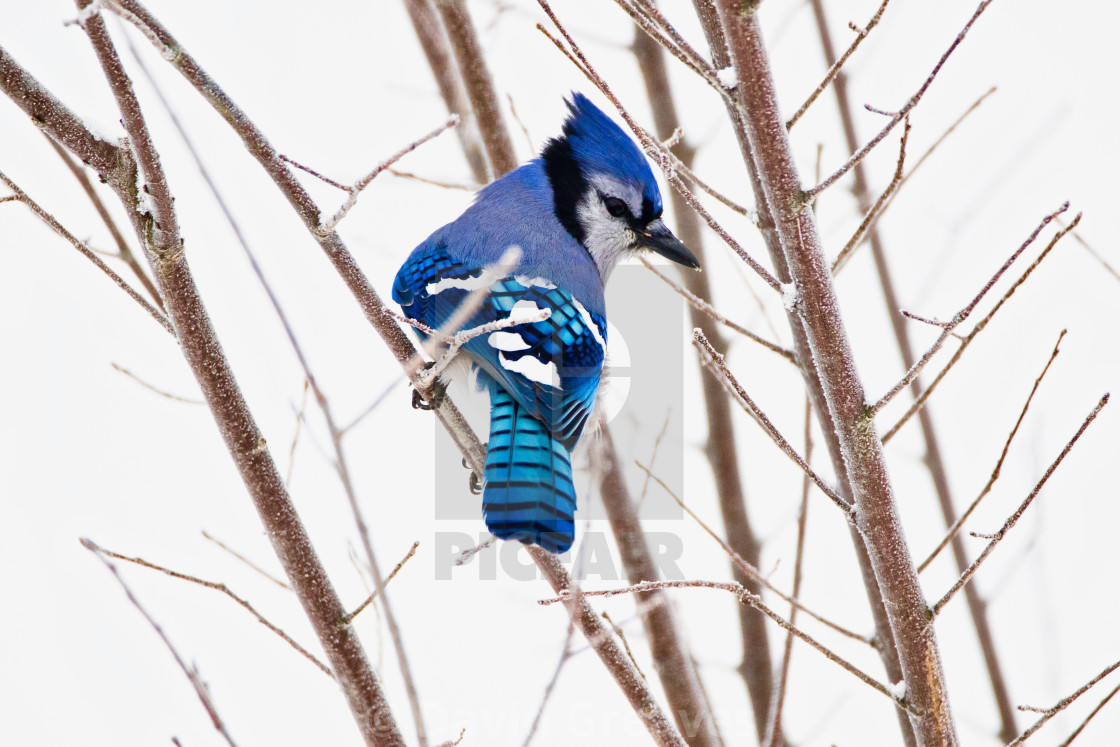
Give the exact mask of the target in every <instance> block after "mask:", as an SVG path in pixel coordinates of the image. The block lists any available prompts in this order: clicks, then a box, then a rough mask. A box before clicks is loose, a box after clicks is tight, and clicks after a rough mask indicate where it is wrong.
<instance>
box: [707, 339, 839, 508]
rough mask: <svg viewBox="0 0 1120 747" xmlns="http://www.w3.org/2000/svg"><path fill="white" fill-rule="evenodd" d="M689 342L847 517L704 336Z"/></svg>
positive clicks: (828, 489)
mask: <svg viewBox="0 0 1120 747" xmlns="http://www.w3.org/2000/svg"><path fill="white" fill-rule="evenodd" d="M692 342H693V345H694V346H695V347H696V349H697V350H698V351H699V352H700V361H701V362H702V363H703V364H704V367H705V368H707V369H708V370H709V371H710V372H711V374H712V375H713V376H715V377H716V378H717V379H718V380H719V382H720V383H721V384H722V385H723V388H724V389H725V390H726V391H727V393H728V394H729V395H731V397H732V399H734V400H736V401H737V402H738V403H739V405H740V406H741V407H742V408H743V409H744V410H746V411H747V413H748V414H750V416H751V417H752V418H754V420H755V422H757V423H758V424H759V426H760V427H761V428H762V430H763V431H765V432H766V435H768V436H770V439H771V440H772V441H773V442H774V443H775V444H776V445H777V446H778V448H779V449H781V450H782V453H784V454H785V455H786V456H787V457H789V458H790V460H792V461H793V463H794V464H796V465H797V466H798V467H800V468H801V470H802V471H803V472H804V473H805V474H806V475H808V476H809V479H810V480H812V481H813V483H814V484H815V485H816V486H817V487H818V488H820V490H821V492H822V493H824V494H825V495H826V496H828V498H829V499H830V500H831V501H832V502H833V503H835V504H836V505H837V506H838V507H839V508H840V510H841V511H843V512H844V514H845V515H846V516H848V517H851V515H852V507H851V506H849V505H848V503H847V502H845V501H844V499H843V498H841V497H840V496H839V495H837V493H836V491H835V490H833V489H832V487H831V486H830V485H829V484H828V483H826V482H825V481H824V480H823V479H821V477H820V475H818V474H817V473H816V472H815V471H814V470H813V468H812V467H810V466H809V465H808V463H806V461H805V460H804V459H803V458H802V457H801V455H800V454H798V453H797V451H796V450H795V449H794V448H793V447H792V446H791V445H790V443H789V442H788V441H787V440H786V439H785V437H784V436H782V434H781V433H779V432H778V429H777V428H776V427H775V426H774V424H773V423H772V422H770V419H769V418H768V417H766V414H765V413H764V412H762V410H761V409H760V408H759V407H758V405H757V404H755V402H754V400H753V399H751V396H750V395H749V394H747V392H746V390H745V389H743V387H742V385H741V384H740V383H739V381H738V379H736V378H735V375H734V374H732V373H731V371H730V370H729V369H728V368H727V363H726V362H725V361H724V357H723V356H722V355H721V354H720V353H718V352H716V350H715V348H713V347H712V344H711V343H710V342H708V338H706V337H705V336H704V333H703V332H701V331H700V330H698V329H697V330H693V335H692Z"/></svg>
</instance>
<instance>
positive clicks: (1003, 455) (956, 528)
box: [918, 329, 1066, 573]
mask: <svg viewBox="0 0 1120 747" xmlns="http://www.w3.org/2000/svg"><path fill="white" fill-rule="evenodd" d="M1065 336H1066V330H1064V329H1063V330H1062V333H1061V334H1060V335H1058V341H1057V342H1056V343H1054V350H1053V352H1051V353H1050V357H1049V358H1048V359H1047V361H1046V365H1045V366H1044V367H1043V369H1042V373H1040V374H1039V375H1038V378H1036V379H1035V380H1034V386H1033V387H1031V391H1030V394H1028V395H1027V401H1026V402H1024V403H1023V407H1022V409H1021V410H1020V411H1019V417H1018V419H1016V421H1015V425H1014V426H1013V427H1012V428H1011V432H1010V433H1008V434H1007V439H1006V440H1005V441H1004V442H1003V451H1002V452H1000V455H999V459H997V460H996V466H995V468H994V469H993V470H992V474H991V476H990V477H988V482H987V483H986V484H985V485H984V487H983V489H981V491H980V495H978V496H976V500H974V501H973V502H972V503H971V504H969V506H968V508H967V509H965V510H964V513H962V514H961V515H960V517H959V518H958V519H957V520H956V521H955V522H953V525H952V526H951V527H949V530H948V531H947V532H946V533H945V536H944V537H943V538H942V540H941V541H940V542H938V543H937V547H935V548H933V552H931V553H930V554H929V557H927V558H926V559H925V560H923V561H922V563H921V564H920V565H919V566H918V573H921V572H922V571H924V570H925V569H926V568H928V567H929V564H930V563H932V562H933V560H934V558H936V557H937V554H938V553H940V552H941V551H942V550H944V549H945V547H946V546H947V545H948V544H949V543H950V542H951V541H952V539H953V537H955V536H957V533H958V532H960V530H961V527H962V526H964V523H965V521H967V520H968V517H970V516H972V512H973V511H975V510H976V507H977V506H979V505H980V501H982V500H983V499H984V497H985V496H986V495H988V493H990V492H991V490H992V486H993V485H995V482H996V480H998V479H999V476H1000V472H1001V471H1002V469H1003V462H1004V460H1005V459H1007V453H1008V451H1010V449H1011V441H1012V440H1013V439H1014V438H1015V434H1017V433H1018V432H1019V426H1020V425H1022V424H1023V419H1024V418H1025V417H1026V416H1027V410H1028V409H1030V406H1031V401H1032V400H1033V399H1034V395H1035V392H1037V391H1038V387H1039V385H1040V384H1042V379H1043V378H1044V377H1045V376H1046V372H1047V371H1049V370H1050V364H1051V363H1053V362H1054V359H1055V358H1057V357H1058V347H1059V346H1060V345H1061V344H1062V339H1063V338H1064V337H1065Z"/></svg>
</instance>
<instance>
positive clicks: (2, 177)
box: [0, 50, 175, 337]
mask: <svg viewBox="0 0 1120 747" xmlns="http://www.w3.org/2000/svg"><path fill="white" fill-rule="evenodd" d="M2 52H3V50H0V54H2ZM0 62H2V58H0ZM0 182H3V184H4V186H6V187H7V188H8V189H10V190H12V192H13V193H14V194H13V195H12V196H13V198H14V200H13V201H15V202H22V203H23V204H24V205H26V206H27V209H28V210H30V211H31V212H32V214H34V216H35V217H36V218H38V219H39V220H41V221H42V222H43V223H44V224H46V226H47V227H48V228H50V229H51V230H52V231H54V232H55V233H57V234H58V235H59V236H61V237H62V238H64V239H66V240H67V241H68V242H70V245H71V246H73V247H74V248H75V249H77V250H78V251H79V252H80V253H81V254H82V256H84V257H85V258H86V259H88V260H89V261H90V262H93V264H94V266H96V267H97V269H99V270H101V271H102V272H103V273H105V274H106V275H108V276H109V279H110V280H112V281H113V282H114V283H115V284H116V286H117V287H118V288H120V289H121V290H123V291H124V292H125V293H127V294H128V295H129V297H130V298H131V299H132V300H133V301H135V302H136V303H138V304H140V307H141V308H142V309H144V311H146V312H148V315H149V316H151V317H152V318H153V319H155V320H156V321H157V322H159V324H160V326H161V327H163V328H164V329H165V330H167V332H168V333H170V334H171V336H172V337H174V336H175V328H174V327H173V326H171V322H170V321H168V319H167V317H165V316H164V315H163V314H161V313H160V312H159V311H158V310H157V309H156V308H155V307H154V306H152V305H151V304H150V303H149V302H148V299H146V298H144V297H143V296H141V295H140V294H139V293H138V292H137V291H136V290H135V289H134V288H133V287H132V286H131V285H129V284H128V283H127V282H125V280H124V278H122V277H121V276H120V275H118V274H117V273H116V272H114V271H113V269H112V268H111V267H109V265H107V264H105V262H104V261H103V260H102V259H101V258H100V257H98V256H97V254H95V253H94V251H93V250H92V249H90V248H89V246H87V245H86V243H85V242H84V241H82V240H81V239H79V238H78V237H77V236H75V235H74V234H72V233H70V232H69V231H67V230H66V228H65V227H63V225H62V224H61V223H59V222H58V220H57V219H56V218H55V217H54V216H53V215H51V214H50V213H48V212H47V211H46V210H44V209H43V208H42V207H41V206H40V205H39V203H37V202H35V201H34V200H32V199H31V198H30V197H28V195H27V193H26V192H24V191H23V190H22V189H20V188H19V187H18V186H17V185H16V183H15V182H13V181H12V180H11V179H9V178H8V176H7V175H6V174H4V173H3V172H0ZM156 297H157V298H158V294H156Z"/></svg>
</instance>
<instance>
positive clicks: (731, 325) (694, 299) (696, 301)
mask: <svg viewBox="0 0 1120 747" xmlns="http://www.w3.org/2000/svg"><path fill="white" fill-rule="evenodd" d="M639 261H641V263H642V264H643V265H645V266H646V268H648V269H649V271H650V272H652V273H653V274H654V275H656V276H657V277H659V278H661V280H662V281H664V282H665V284H666V285H668V286H669V287H670V288H672V289H673V290H675V291H676V292H677V293H679V294H680V295H682V296H683V297H684V298H685V300H687V301H688V302H689V303H690V304H692V306H693V307H694V308H696V309H699V310H700V311H702V312H703V313H705V314H707V315H708V316H710V317H711V318H712V319H715V320H716V321H717V322H719V323H720V324H722V325H724V326H725V327H727V328H728V329H731V330H734V331H735V332H738V333H739V334H741V335H743V336H744V337H746V338H747V339H748V340H752V341H754V342H757V343H758V344H759V345H761V346H762V347H764V348H766V349H767V350H769V351H771V352H773V353H777V354H778V355H780V356H782V357H783V358H785V359H786V360H788V361H789V362H790V363H792V364H794V365H797V359H796V358H794V356H793V351H792V350H787V349H786V348H783V347H782V346H781V345H777V344H775V343H772V342H770V341H769V340H767V339H765V338H763V337H759V336H758V335H756V334H755V333H754V332H751V331H750V330H749V329H747V328H746V327H743V326H741V325H739V324H737V323H736V322H733V321H731V320H730V319H728V318H727V317H725V316H724V315H723V314H721V313H719V312H718V311H716V308H715V307H714V306H712V305H711V304H710V303H708V302H707V301H705V300H704V299H702V298H700V297H699V296H697V295H696V294H694V293H693V292H692V291H690V290H688V289H687V288H684V287H682V286H681V285H680V284H679V283H677V282H676V281H675V280H673V279H672V278H671V277H669V276H668V275H666V274H665V273H663V272H661V271H660V270H658V269H657V266H656V265H654V264H653V263H652V262H650V261H649V260H648V259H646V258H645V257H640V258H639Z"/></svg>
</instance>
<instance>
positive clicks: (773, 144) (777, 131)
mask: <svg viewBox="0 0 1120 747" xmlns="http://www.w3.org/2000/svg"><path fill="white" fill-rule="evenodd" d="M717 7H718V8H719V11H720V18H721V22H722V24H723V27H724V29H725V33H726V36H727V39H728V42H729V46H730V48H731V56H732V60H733V61H734V64H735V68H736V71H737V73H738V75H739V79H740V80H750V81H753V85H751V86H741V87H740V88H739V89H738V91H739V95H740V96H741V97H742V106H743V108H744V115H745V116H744V122H745V125H746V132H747V136H748V139H749V142H750V145H751V151H752V153H753V154H754V157H755V161H756V165H757V167H758V173H759V176H760V177H761V182H762V186H763V190H764V192H765V194H766V196H767V202H768V203H769V204H770V205H771V206H772V209H773V211H774V212H773V218H774V221H775V227H776V229H777V233H778V236H779V242H780V245H781V249H782V251H783V253H784V255H785V258H786V261H787V262H788V264H789V272H790V275H791V277H792V279H793V282H794V284H795V287H796V293H797V296H798V303H797V304H796V305H795V307H796V308H799V310H800V315H801V318H802V321H803V324H804V329H805V332H806V336H807V338H808V342H809V345H810V348H811V349H812V353H813V365H814V366H815V368H816V370H817V372H818V375H819V376H820V379H821V384H822V386H823V390H824V395H825V399H826V404H827V407H828V412H829V413H831V415H832V421H833V424H834V426H835V434H836V438H837V441H838V442H839V445H840V447H841V450H842V452H843V456H844V460H845V461H846V462H847V464H848V466H849V468H850V470H849V473H848V477H849V479H850V480H851V485H852V489H853V497H854V499H855V509H856V511H855V523H856V526H857V528H858V529H859V531H860V533H861V534H862V535H863V536H864V538H865V539H866V540H867V550H868V552H869V554H870V558H871V566H872V569H873V570H874V573H875V577H876V579H877V580H878V583H879V590H880V593H881V594H882V597H883V600H884V602H885V606H886V611H887V616H888V620H889V621H890V626H891V629H892V630H893V631H894V637H895V642H896V645H897V646H898V653H899V659H900V662H901V665H902V672H903V675H904V679H905V683H906V693H907V694H906V697H907V700H908V701H909V702H911V703H913V704H914V706H915V707H916V710H917V711H918V715H914V714H911V717H910V718H911V723H912V724H913V726H914V729H915V732H916V735H917V739H918V742H919V744H922V745H954V744H956V743H957V736H956V729H955V726H954V724H953V719H952V716H951V713H950V709H949V700H948V692H947V690H946V687H945V681H944V675H943V673H942V669H941V662H940V655H939V653H938V649H937V643H936V638H935V636H934V632H933V629H932V628H931V627H930V625H929V618H928V615H927V610H926V604H925V601H924V598H923V595H922V590H921V585H920V584H919V582H918V574H917V570H916V569H915V567H914V561H913V559H912V558H911V556H910V552H909V549H908V547H907V545H906V539H905V535H904V534H903V531H902V527H901V525H900V523H899V518H898V513H897V509H896V507H895V500H894V495H893V490H892V487H891V481H890V477H889V475H888V473H887V469H886V462H885V458H884V455H883V449H882V443H881V442H880V441H879V439H878V437H877V434H876V433H875V424H874V420H873V419H872V418H871V416H870V414H869V413H868V412H867V410H866V407H865V405H864V401H865V396H864V390H863V382H862V380H861V379H860V376H859V372H858V370H857V369H856V365H855V360H854V357H853V355H852V351H851V347H850V344H849V342H848V336H847V331H846V329H845V327H844V323H843V319H842V318H841V317H840V314H839V304H838V301H837V298H836V289H835V287H834V285H833V282H832V273H831V272H830V271H829V267H828V265H827V262H826V260H825V257H824V251H823V248H822V246H821V242H820V236H819V234H818V232H817V227H816V221H815V218H814V216H813V213H812V211H811V210H809V209H808V207H809V205H808V202H807V199H806V193H805V192H804V191H803V190H802V189H801V186H800V178H799V177H798V174H797V168H796V165H795V163H794V160H793V155H792V152H791V149H790V143H789V137H788V134H787V130H786V128H785V122H784V121H783V120H782V119H781V112H780V109H779V107H778V103H777V96H776V93H775V91H774V84H773V79H772V76H771V73H770V66H769V60H768V57H767V53H766V49H765V46H764V44H763V42H762V38H761V35H760V32H759V29H758V20H757V17H756V16H755V15H754V14H753V13H744V12H743V11H742V9H741V7H740V6H739V4H738V3H737V2H735V1H734V0H719V2H717Z"/></svg>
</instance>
